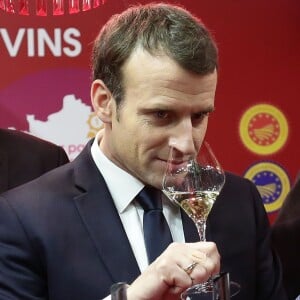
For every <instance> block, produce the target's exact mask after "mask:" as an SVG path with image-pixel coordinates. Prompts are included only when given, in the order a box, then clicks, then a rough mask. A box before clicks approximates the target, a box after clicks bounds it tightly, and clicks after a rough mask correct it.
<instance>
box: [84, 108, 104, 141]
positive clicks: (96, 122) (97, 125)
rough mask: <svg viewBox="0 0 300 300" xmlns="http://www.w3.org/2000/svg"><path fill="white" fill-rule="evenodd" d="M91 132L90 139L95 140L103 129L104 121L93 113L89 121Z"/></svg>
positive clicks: (88, 135)
mask: <svg viewBox="0 0 300 300" xmlns="http://www.w3.org/2000/svg"><path fill="white" fill-rule="evenodd" d="M87 124H88V125H89V128H90V131H89V132H88V134H87V137H88V138H93V137H94V136H95V135H96V133H97V132H98V131H99V130H100V129H101V127H102V121H101V120H100V119H99V118H98V116H97V115H96V113H95V112H92V113H91V114H90V116H89V118H88V120H87Z"/></svg>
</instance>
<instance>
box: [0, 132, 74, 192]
mask: <svg viewBox="0 0 300 300" xmlns="http://www.w3.org/2000/svg"><path fill="white" fill-rule="evenodd" d="M68 161H69V160H68V157H67V155H66V153H65V151H64V150H63V148H61V147H58V146H56V145H54V144H52V143H50V142H47V141H44V140H41V139H39V138H37V137H34V136H31V135H29V134H26V133H23V132H20V131H17V130H10V129H0V193H2V192H4V191H7V190H8V189H11V188H13V187H16V186H18V185H21V184H23V183H25V182H27V181H30V180H32V179H34V178H36V177H38V176H40V175H42V174H43V173H46V172H47V171H50V170H52V169H54V168H56V167H58V166H60V165H63V164H65V163H67V162H68Z"/></svg>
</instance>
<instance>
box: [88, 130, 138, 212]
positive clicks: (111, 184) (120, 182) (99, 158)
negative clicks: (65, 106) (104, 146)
mask: <svg viewBox="0 0 300 300" xmlns="http://www.w3.org/2000/svg"><path fill="white" fill-rule="evenodd" d="M101 136H102V133H100V132H99V133H98V134H97V135H96V137H95V140H94V142H93V145H92V147H91V154H92V158H93V160H94V162H95V164H96V166H97V168H98V169H99V171H100V172H101V174H102V176H103V178H104V180H105V182H106V184H107V187H108V190H109V192H110V194H111V196H112V198H113V201H114V203H115V206H116V208H117V210H118V212H119V213H120V214H121V213H122V212H124V210H125V209H126V208H127V207H128V205H129V204H130V203H131V201H132V200H133V199H134V198H135V197H136V195H137V194H138V193H139V192H140V191H141V190H142V189H143V187H144V184H143V183H142V182H140V181H139V180H137V179H136V178H135V177H133V176H132V175H130V174H129V173H127V172H126V171H124V170H123V169H121V168H119V167H118V166H117V165H116V164H114V163H113V162H112V161H111V160H109V159H108V158H107V157H106V156H105V155H104V153H103V152H102V151H101V149H100V147H99V144H100V140H101Z"/></svg>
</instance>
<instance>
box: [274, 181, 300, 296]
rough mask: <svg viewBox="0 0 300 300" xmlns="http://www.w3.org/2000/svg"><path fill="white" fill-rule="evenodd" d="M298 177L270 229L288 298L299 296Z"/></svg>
mask: <svg viewBox="0 0 300 300" xmlns="http://www.w3.org/2000/svg"><path fill="white" fill-rule="evenodd" d="M299 232H300V176H298V179H297V181H296V183H295V184H294V186H293V188H292V189H291V190H290V192H289V193H288V195H287V197H286V199H285V201H284V204H283V206H282V208H281V209H280V212H279V215H278V217H277V219H276V221H275V223H274V224H273V227H272V240H273V244H274V247H275V248H276V250H277V251H278V253H279V256H280V258H281V261H282V269H283V282H284V286H285V288H286V291H287V294H288V298H289V299H291V300H294V299H295V298H296V297H297V296H298V295H300V277H299V271H300V263H299V252H300V234H299Z"/></svg>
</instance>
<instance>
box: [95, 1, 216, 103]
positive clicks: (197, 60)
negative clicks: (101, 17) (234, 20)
mask: <svg viewBox="0 0 300 300" xmlns="http://www.w3.org/2000/svg"><path fill="white" fill-rule="evenodd" d="M138 46H141V47H142V48H143V49H145V50H146V51H148V52H149V53H150V54H152V55H155V54H157V53H164V54H166V55H168V56H169V57H170V58H172V59H173V60H174V61H176V62H177V63H178V64H179V65H180V66H182V67H183V68H184V69H186V70H189V71H192V72H195V73H197V74H202V75H205V74H209V73H212V72H213V71H214V70H215V69H216V68H217V65H218V51H217V47H216V44H215V42H214V39H213V38H212V36H211V34H210V33H209V31H208V30H207V29H206V27H205V26H204V24H203V23H202V22H201V21H200V20H199V19H198V18H197V17H195V16H193V15H192V14H191V13H190V12H188V11H187V10H185V9H184V8H182V7H179V6H175V5H171V4H165V3H156V4H154V3H151V4H147V5H137V6H132V7H130V8H128V9H127V10H125V11H124V12H122V13H121V14H117V15H113V16H112V17H111V18H110V20H109V21H108V22H107V23H106V24H105V25H104V26H103V27H102V29H101V31H100V33H99V35H98V37H97V38H96V40H95V42H94V48H93V53H92V70H93V80H95V79H101V80H103V82H104V83H105V84H106V86H107V87H108V88H109V90H110V91H111V93H112V94H113V96H114V98H115V100H116V102H117V106H118V105H119V104H120V102H121V100H122V97H123V88H122V71H121V68H122V66H123V64H124V63H125V61H126V60H127V59H128V58H129V56H130V55H131V53H132V52H133V51H134V50H135V49H136V48H137V47H138Z"/></svg>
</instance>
